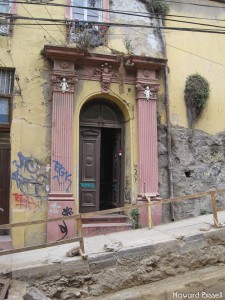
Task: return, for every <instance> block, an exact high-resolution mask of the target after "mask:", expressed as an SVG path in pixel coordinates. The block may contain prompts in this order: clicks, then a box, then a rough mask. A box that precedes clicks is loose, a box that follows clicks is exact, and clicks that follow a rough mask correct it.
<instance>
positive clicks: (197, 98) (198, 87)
mask: <svg viewBox="0 0 225 300" xmlns="http://www.w3.org/2000/svg"><path fill="white" fill-rule="evenodd" d="M209 95H210V86H209V82H208V81H207V80H206V79H205V78H204V77H203V76H201V75H200V74H198V73H196V74H192V75H189V76H188V77H187V79H186V82H185V90H184V100H185V103H186V107H187V118H188V124H189V126H190V127H191V128H192V127H193V125H194V124H195V123H196V121H197V120H198V119H199V117H200V116H201V113H202V111H203V109H204V107H205V106H206V103H207V100H208V98H209Z"/></svg>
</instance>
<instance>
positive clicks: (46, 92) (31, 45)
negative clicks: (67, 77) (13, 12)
mask: <svg viewBox="0 0 225 300" xmlns="http://www.w3.org/2000/svg"><path fill="white" fill-rule="evenodd" d="M56 2H57V3H64V1H56ZM47 10H49V12H50V14H51V16H52V17H53V18H64V16H65V12H64V9H62V8H58V7H51V8H45V7H44V6H41V7H40V6H38V5H26V4H17V14H18V15H20V16H27V17H32V16H33V17H42V18H50V15H49V13H48V11H47ZM25 23H26V25H25ZM33 24H34V25H33ZM65 31H66V28H65V26H61V28H58V27H57V26H55V25H54V26H44V25H43V27H41V26H40V25H37V23H36V22H35V21H24V20H21V21H16V25H15V26H14V28H13V36H12V37H4V36H1V37H0V49H1V50H0V57H1V65H2V67H5V66H6V67H11V68H15V70H16V77H17V78H18V81H16V80H15V83H14V98H13V104H12V125H11V145H12V147H11V176H12V177H13V174H14V176H18V174H17V173H16V171H17V170H18V173H19V176H21V178H22V177H23V178H28V179H31V177H32V176H34V182H35V181H36V182H37V181H38V182H39V183H40V184H41V185H42V183H43V189H44V190H46V194H47V190H48V189H49V172H48V171H46V166H48V164H49V163H50V142H51V100H52V95H51V83H50V78H49V75H50V72H51V69H52V66H51V64H50V63H49V62H47V61H46V59H45V58H44V56H43V55H42V54H41V51H42V49H43V47H44V45H45V44H49V43H53V42H54V43H55V44H57V43H59V41H60V42H61V43H65V40H66V33H65ZM18 153H22V155H23V157H24V158H26V159H28V158H29V159H30V160H31V161H32V162H33V163H37V161H38V163H39V164H40V165H39V167H40V171H39V173H40V174H41V175H44V176H46V178H47V179H45V180H43V179H42V178H41V177H40V178H39V179H38V176H39V174H38V173H37V172H38V171H37V172H35V174H32V173H31V172H29V171H28V169H27V168H26V167H24V165H21V161H20V159H19V157H18ZM16 164H17V165H16ZM18 165H19V167H18ZM22 181H24V183H25V180H21V182H20V181H19V180H17V181H16V180H13V178H12V180H11V197H10V222H11V223H17V222H23V221H33V220H41V219H45V218H46V214H47V197H46V195H45V196H41V195H42V194H43V192H40V191H39V192H38V193H34V194H32V192H33V191H34V186H35V185H33V186H32V184H31V187H29V186H28V188H27V190H26V187H27V185H26V183H25V184H24V187H22V190H21V186H20V183H21V184H22ZM32 188H33V191H31V189H32ZM29 189H30V190H29ZM31 194H32V195H31ZM12 236H13V247H14V248H17V247H23V246H25V245H26V246H28V245H33V244H37V243H44V242H46V228H45V225H39V226H28V227H26V228H24V227H19V228H14V229H13V230H12Z"/></svg>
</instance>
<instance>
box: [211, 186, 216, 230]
mask: <svg viewBox="0 0 225 300" xmlns="http://www.w3.org/2000/svg"><path fill="white" fill-rule="evenodd" d="M210 195H211V201H212V211H213V219H214V224H215V226H216V227H218V216H217V205H216V192H210Z"/></svg>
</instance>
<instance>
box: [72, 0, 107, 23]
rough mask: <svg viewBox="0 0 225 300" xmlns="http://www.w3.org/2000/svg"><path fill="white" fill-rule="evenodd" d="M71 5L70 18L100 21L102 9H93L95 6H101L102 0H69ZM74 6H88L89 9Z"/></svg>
mask: <svg viewBox="0 0 225 300" xmlns="http://www.w3.org/2000/svg"><path fill="white" fill-rule="evenodd" d="M71 5H72V6H73V7H72V19H74V20H81V21H91V22H93V21H95V22H102V11H99V10H95V8H97V9H98V8H103V6H102V0H71ZM74 6H81V7H88V8H89V9H85V8H78V7H74ZM92 8H94V9H92Z"/></svg>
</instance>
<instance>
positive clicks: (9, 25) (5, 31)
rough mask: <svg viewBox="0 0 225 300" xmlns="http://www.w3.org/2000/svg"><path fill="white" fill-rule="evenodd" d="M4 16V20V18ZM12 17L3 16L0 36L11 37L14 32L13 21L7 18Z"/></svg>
mask: <svg viewBox="0 0 225 300" xmlns="http://www.w3.org/2000/svg"><path fill="white" fill-rule="evenodd" d="M3 16H4V18H3ZM9 16H12V15H11V14H5V13H4V14H1V18H0V36H1V35H3V36H11V35H12V30H13V20H12V19H9V18H7V17H9Z"/></svg>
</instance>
